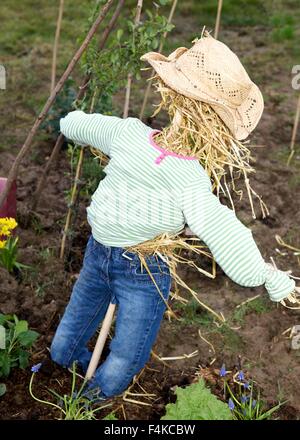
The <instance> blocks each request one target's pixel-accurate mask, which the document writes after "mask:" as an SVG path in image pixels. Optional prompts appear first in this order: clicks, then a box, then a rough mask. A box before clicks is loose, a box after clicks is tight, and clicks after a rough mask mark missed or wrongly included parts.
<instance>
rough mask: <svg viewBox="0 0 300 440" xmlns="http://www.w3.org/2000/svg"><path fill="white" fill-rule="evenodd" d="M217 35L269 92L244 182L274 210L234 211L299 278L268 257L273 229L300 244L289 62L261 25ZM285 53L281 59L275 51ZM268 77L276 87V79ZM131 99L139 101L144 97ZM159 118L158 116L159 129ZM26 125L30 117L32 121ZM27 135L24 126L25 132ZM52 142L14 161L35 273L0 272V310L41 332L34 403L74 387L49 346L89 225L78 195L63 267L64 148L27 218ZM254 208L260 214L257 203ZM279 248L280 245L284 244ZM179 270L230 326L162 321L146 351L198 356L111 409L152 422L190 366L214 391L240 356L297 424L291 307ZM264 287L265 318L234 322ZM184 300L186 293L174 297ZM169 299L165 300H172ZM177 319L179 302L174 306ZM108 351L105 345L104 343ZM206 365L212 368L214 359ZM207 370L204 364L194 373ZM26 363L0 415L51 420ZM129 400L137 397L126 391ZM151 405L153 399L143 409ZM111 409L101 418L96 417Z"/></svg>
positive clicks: (158, 367) (160, 369) (27, 258)
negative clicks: (220, 373)
mask: <svg viewBox="0 0 300 440" xmlns="http://www.w3.org/2000/svg"><path fill="white" fill-rule="evenodd" d="M222 37H223V40H224V41H226V42H227V43H228V44H229V45H231V46H232V47H234V48H235V50H236V52H237V53H238V54H239V55H241V57H242V58H244V59H245V62H246V64H247V67H248V70H249V71H250V73H251V75H252V77H253V79H254V80H256V82H257V83H259V85H260V87H261V88H262V91H263V94H264V96H265V101H266V106H265V112H264V115H263V117H262V120H261V122H260V124H259V126H258V128H257V130H256V131H255V134H254V136H253V138H252V140H253V143H254V145H256V148H254V156H255V158H256V164H255V167H256V170H257V171H256V174H255V175H254V176H253V177H252V184H253V187H254V188H255V190H256V191H257V192H258V193H259V194H261V195H263V198H264V201H265V202H266V203H267V205H268V207H269V209H270V216H269V217H268V218H267V219H262V218H261V217H260V216H258V219H257V220H253V219H251V215H250V209H249V207H248V205H247V203H246V199H245V200H244V201H242V202H240V203H239V204H238V212H237V213H238V216H239V218H240V219H241V220H242V221H244V222H245V223H246V224H247V225H248V226H249V227H251V229H252V231H253V234H254V237H255V239H256V242H257V244H258V246H259V248H260V249H261V252H262V254H263V256H264V257H265V259H266V260H269V258H270V257H271V256H273V257H274V259H275V261H276V263H277V264H278V267H279V268H280V269H283V270H288V269H292V270H293V273H294V275H297V276H299V275H300V267H299V264H298V261H297V259H296V257H295V256H294V255H293V254H292V253H291V252H288V255H286V256H281V255H279V254H278V253H277V252H276V250H275V249H276V248H277V247H278V244H277V243H276V240H275V235H276V234H278V235H280V236H281V237H283V238H285V239H286V240H287V241H288V242H289V243H291V244H293V245H294V246H296V247H299V246H300V239H299V225H300V197H299V185H300V179H299V156H295V158H294V161H293V164H292V166H291V167H289V168H288V167H287V166H286V164H285V162H286V158H287V153H286V152H287V146H288V144H289V140H290V136H291V129H292V121H293V118H292V114H293V111H294V108H295V103H296V96H295V95H296V94H295V91H294V90H293V89H292V88H291V86H290V84H289V76H288V75H289V72H290V66H287V65H286V64H285V61H284V56H283V58H282V60H283V61H282V62H279V61H278V59H277V58H276V57H277V56H278V52H277V51H278V50H279V49H278V47H277V46H276V47H273V46H272V45H268V46H267V45H266V44H265V43H264V41H265V37H266V31H265V30H264V29H262V28H260V27H257V28H255V27H254V28H251V29H249V30H248V29H246V31H245V30H243V32H241V30H240V29H234V28H232V29H230V30H227V31H224V33H223V34H222ZM283 55H284V54H283ZM275 83H276V87H275V86H274V84H275ZM138 99H139V100H141V99H142V92H140V96H139V98H138ZM163 122H164V121H163V120H158V121H155V122H154V125H156V126H157V125H158V126H159V125H160V124H161V123H163ZM27 128H29V124H28V127H27ZM25 134H26V132H24V137H25ZM52 147H53V144H52V142H51V141H50V140H47V139H46V140H42V141H39V142H36V145H35V148H34V154H32V155H30V156H28V157H27V158H26V160H25V161H24V162H23V164H22V165H21V168H20V173H19V177H18V182H17V183H18V216H17V220H18V222H19V228H18V235H19V236H20V257H19V259H20V261H21V262H23V263H26V264H29V265H31V266H32V267H33V268H34V270H33V271H27V272H25V273H23V275H22V277H21V278H20V277H19V278H18V279H16V277H13V276H11V275H8V274H7V273H6V272H5V271H4V270H0V279H1V284H0V312H2V313H16V314H17V315H18V316H19V317H20V318H22V319H27V320H28V321H29V325H30V327H31V328H32V329H34V330H36V331H38V332H39V333H40V338H39V339H38V342H37V343H36V344H35V346H34V349H33V350H32V356H31V362H32V363H37V362H43V363H44V364H43V367H42V369H41V371H40V373H39V374H38V375H37V376H36V382H35V386H34V389H35V393H36V394H37V395H38V396H39V397H40V398H43V397H44V398H45V397H46V398H49V395H48V394H47V391H46V387H49V388H53V389H56V390H57V391H58V392H59V393H60V394H63V393H67V392H68V391H69V389H70V373H69V372H67V371H65V370H63V369H62V368H60V367H59V366H57V365H55V364H53V363H52V362H51V361H50V360H49V354H48V347H49V345H50V343H51V340H52V337H53V334H54V332H55V329H56V327H57V325H58V322H59V319H60V318H61V316H62V313H63V311H64V308H65V306H66V304H67V302H68V299H69V296H70V293H71V289H72V285H73V283H74V281H75V279H76V276H77V274H78V272H79V270H80V266H81V261H82V257H83V252H84V248H85V243H86V241H87V238H88V235H89V228H88V225H87V222H86V217H85V206H86V204H87V203H88V201H87V200H86V199H84V198H83V199H81V201H80V204H79V207H78V212H77V218H76V224H75V225H74V228H73V230H74V234H75V235H74V238H73V243H72V249H71V252H70V253H69V256H68V258H67V260H66V261H65V262H62V261H61V260H60V259H59V258H58V253H59V247H60V242H61V230H62V225H63V222H64V218H65V215H66V211H67V204H66V200H65V197H64V191H66V190H68V189H69V184H70V182H69V179H68V177H67V176H66V171H67V170H68V169H69V163H68V160H67V158H66V154H65V152H64V151H63V152H62V153H61V154H60V156H59V160H58V161H57V163H56V164H55V167H54V168H53V169H52V171H51V173H50V175H49V177H48V181H47V185H46V188H45V190H44V193H43V198H42V200H41V203H40V204H39V206H38V208H37V210H36V212H35V213H31V212H30V210H29V202H30V200H31V196H32V193H33V191H34V189H35V187H36V183H37V180H38V178H39V176H40V175H41V173H42V170H43V168H44V162H45V157H46V158H48V157H49V155H50V152H51V148H52ZM18 148H19V145H13V146H11V149H8V150H6V151H3V152H1V153H0V175H2V176H6V175H7V173H8V171H9V168H10V166H11V164H12V163H13V160H14V157H15V154H16V152H17V151H18ZM257 211H258V209H257ZM282 250H283V251H284V249H282ZM182 273H183V276H184V277H185V280H186V281H187V282H188V283H190V284H191V285H192V286H193V287H194V288H195V289H196V290H197V292H199V297H200V298H201V300H203V301H204V302H206V303H207V304H209V305H210V306H211V307H212V308H213V309H214V310H216V311H218V312H223V314H224V315H225V317H226V318H227V319H228V320H229V322H230V326H228V327H234V328H226V330H224V329H223V330H220V331H219V330H218V328H217V327H216V326H215V325H214V324H209V325H206V324H204V323H203V322H204V321H203V319H204V318H205V313H204V312H203V311H202V310H201V309H199V308H198V309H197V310H196V312H195V316H196V317H198V318H199V319H200V320H201V319H202V321H201V322H202V324H199V322H197V321H196V320H194V321H193V320H191V322H187V320H186V319H185V321H184V322H183V323H179V322H177V321H174V320H172V321H171V322H170V321H169V320H168V319H167V316H166V318H165V319H164V321H163V323H162V326H161V329H160V333H159V336H158V339H157V341H156V344H155V346H154V352H155V353H156V354H157V355H160V356H168V357H170V356H180V355H183V354H187V355H188V354H190V353H192V352H194V351H195V350H198V354H197V355H196V356H194V357H191V358H186V359H184V360H178V361H169V362H166V364H167V365H165V364H163V363H162V362H160V361H159V360H157V358H155V357H152V358H151V359H150V361H149V362H148V364H147V366H146V368H145V369H144V370H143V372H142V374H141V376H140V377H139V380H138V383H139V384H140V385H138V384H135V385H134V387H133V390H134V391H135V392H142V391H141V388H140V386H142V387H143V389H144V390H145V391H146V392H147V393H152V394H155V398H153V399H152V400H151V399H150V398H149V397H144V398H143V397H138V398H136V399H137V400H141V401H143V402H146V403H147V404H148V405H140V404H137V403H130V402H126V401H123V400H122V398H121V397H119V398H116V399H115V400H114V401H113V406H112V409H116V415H117V416H118V418H120V419H122V418H124V417H126V418H127V419H147V420H150V419H158V418H159V417H161V416H162V415H163V413H164V406H165V404H166V403H168V402H170V401H173V400H174V394H173V391H172V387H173V386H174V385H182V386H183V385H186V384H188V383H190V382H192V381H193V380H195V373H196V372H199V371H202V372H203V373H205V375H206V377H208V376H209V373H210V374H211V376H212V377H213V378H214V379H213V380H212V379H211V380H210V381H208V382H209V383H210V385H211V386H212V387H213V390H215V392H216V393H217V394H220V392H219V391H218V390H219V389H220V384H219V382H218V381H219V379H218V377H217V374H216V372H217V369H218V368H220V366H221V365H222V363H223V362H225V364H226V366H227V368H228V369H234V368H236V367H237V366H238V365H239V363H241V365H242V367H243V369H244V370H245V371H247V372H248V374H249V375H250V376H251V377H253V378H254V379H255V380H256V382H257V383H258V385H259V386H260V388H261V390H262V395H263V397H264V399H265V400H266V402H267V403H268V404H269V405H272V404H274V402H277V401H278V399H289V402H288V403H287V404H286V405H285V406H284V407H283V409H282V410H280V411H279V413H278V417H280V418H281V419H297V420H299V419H300V394H299V389H300V364H299V355H300V353H299V352H298V351H297V350H292V349H291V341H290V339H289V338H288V337H287V334H285V335H284V334H283V332H284V331H285V330H287V329H288V328H290V327H292V326H294V325H297V324H300V317H299V312H297V311H291V310H288V309H285V308H282V307H277V306H276V305H275V304H273V303H271V302H269V301H268V299H267V298H266V292H265V290H264V289H263V288H262V287H261V288H256V289H251V288H242V287H240V286H238V285H236V284H234V283H233V282H231V280H229V279H228V278H227V277H226V276H225V275H224V274H223V273H222V271H221V269H218V276H217V278H216V279H215V280H209V279H207V278H206V277H204V276H201V275H199V274H195V273H194V272H192V271H186V270H184V271H183V272H182ZM258 294H261V295H262V297H264V298H266V306H265V309H264V310H263V311H262V312H261V313H257V311H255V310H252V311H251V310H250V311H249V313H246V314H245V316H244V317H243V319H242V320H241V321H240V322H234V321H232V316H233V314H234V312H235V311H236V306H237V305H238V304H240V303H241V302H243V301H244V300H246V299H248V298H252V297H253V296H255V295H258ZM182 295H185V294H184V292H182ZM171 306H173V302H172V304H171ZM176 310H177V312H178V315H179V316H182V318H183V319H184V318H185V312H184V310H182V309H179V308H177V309H176ZM199 329H200V330H201V334H202V335H203V336H205V338H206V339H208V340H209V342H210V343H211V344H213V347H214V350H215V353H213V351H212V349H211V347H210V346H209V345H208V344H207V343H206V342H204V340H203V339H201V338H200V337H199ZM106 349H107V348H106ZM213 358H215V361H214V363H213V364H212V365H211V366H210V363H211V361H212V360H213ZM201 368H203V369H204V370H201ZM30 374H31V373H30V369H28V370H26V371H21V370H17V369H15V370H14V371H13V372H12V374H11V376H10V377H9V379H8V380H6V381H5V383H6V385H7V393H6V394H5V395H4V396H3V397H2V398H1V413H0V418H1V419H53V418H56V417H58V413H57V411H56V410H55V409H54V410H52V409H51V408H49V407H47V406H43V405H40V404H38V403H37V402H35V401H33V400H32V398H31V397H30V395H29V392H28V384H29V379H30ZM133 398H134V397H133ZM149 404H150V405H149ZM107 412H109V411H108V410H107V411H106V412H104V413H103V414H101V417H103V416H104V415H105V414H106V413H107Z"/></svg>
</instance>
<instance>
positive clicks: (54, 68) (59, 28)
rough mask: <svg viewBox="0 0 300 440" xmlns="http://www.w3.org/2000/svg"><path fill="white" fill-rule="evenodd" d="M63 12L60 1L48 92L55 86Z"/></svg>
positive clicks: (62, 3) (62, 2)
mask: <svg viewBox="0 0 300 440" xmlns="http://www.w3.org/2000/svg"><path fill="white" fill-rule="evenodd" d="M63 11H64V0H60V3H59V11H58V17H57V23H56V32H55V39H54V46H53V57H52V69H51V89H50V92H52V90H53V89H54V87H55V84H56V64H57V51H58V43H59V36H60V30H61V22H62V17H63Z"/></svg>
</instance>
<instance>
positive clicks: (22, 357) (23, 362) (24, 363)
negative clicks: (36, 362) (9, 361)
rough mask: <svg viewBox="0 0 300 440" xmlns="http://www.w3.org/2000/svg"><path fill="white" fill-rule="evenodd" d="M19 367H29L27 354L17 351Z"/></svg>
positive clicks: (23, 351)
mask: <svg viewBox="0 0 300 440" xmlns="http://www.w3.org/2000/svg"><path fill="white" fill-rule="evenodd" d="M19 365H20V368H22V369H24V368H27V367H28V365H29V353H28V352H27V351H25V350H20V351H19Z"/></svg>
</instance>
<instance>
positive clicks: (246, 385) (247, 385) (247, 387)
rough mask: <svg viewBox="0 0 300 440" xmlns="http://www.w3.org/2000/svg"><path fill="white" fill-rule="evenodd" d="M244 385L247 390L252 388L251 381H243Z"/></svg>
mask: <svg viewBox="0 0 300 440" xmlns="http://www.w3.org/2000/svg"><path fill="white" fill-rule="evenodd" d="M243 387H244V388H246V390H249V388H250V384H249V382H245V383H243Z"/></svg>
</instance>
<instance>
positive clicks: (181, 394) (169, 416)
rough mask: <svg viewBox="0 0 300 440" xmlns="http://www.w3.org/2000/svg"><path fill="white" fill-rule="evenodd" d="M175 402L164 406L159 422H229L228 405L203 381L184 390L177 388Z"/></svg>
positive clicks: (230, 417) (230, 416) (230, 415)
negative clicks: (164, 412) (163, 412)
mask: <svg viewBox="0 0 300 440" xmlns="http://www.w3.org/2000/svg"><path fill="white" fill-rule="evenodd" d="M175 393H176V395H177V400H176V402H175V403H169V404H168V405H166V414H165V415H164V416H163V417H161V420H231V419H232V414H231V412H230V409H229V407H228V405H227V404H226V403H224V402H222V401H221V400H219V399H218V398H217V397H216V396H214V395H213V394H212V393H211V391H210V390H209V389H208V388H207V387H206V386H205V382H204V380H203V379H200V380H199V381H198V382H196V383H194V384H191V385H189V386H187V387H185V388H181V387H177V388H176V391H175Z"/></svg>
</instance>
